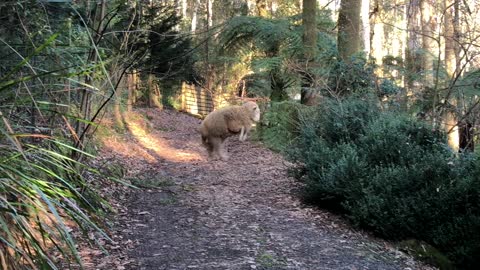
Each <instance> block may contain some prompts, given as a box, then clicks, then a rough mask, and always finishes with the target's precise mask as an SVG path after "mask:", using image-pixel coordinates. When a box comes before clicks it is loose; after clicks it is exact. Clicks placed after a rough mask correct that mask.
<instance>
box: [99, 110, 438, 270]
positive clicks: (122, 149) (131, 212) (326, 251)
mask: <svg viewBox="0 0 480 270" xmlns="http://www.w3.org/2000/svg"><path fill="white" fill-rule="evenodd" d="M145 119H149V120H145ZM125 122H126V124H127V126H128V129H129V135H127V136H125V137H122V138H109V139H106V140H105V141H104V147H103V149H102V151H101V152H102V153H101V155H102V158H104V159H106V160H115V162H120V164H122V166H124V168H125V169H126V171H127V177H128V178H129V179H130V180H131V181H132V182H134V183H135V184H137V185H140V186H143V187H144V188H142V189H139V190H131V189H125V190H126V192H127V194H123V195H121V196H120V199H119V201H117V202H116V204H117V206H118V207H121V208H122V210H121V211H120V212H119V214H118V217H117V218H116V222H115V223H114V225H113V227H114V228H113V233H114V234H116V235H115V238H114V240H115V239H116V241H117V246H114V247H113V248H110V251H111V252H112V254H111V255H110V258H109V257H106V258H101V259H99V258H100V257H101V256H100V257H98V256H97V259H95V260H93V261H94V262H90V266H93V267H92V269H136V270H137V269H152V270H153V269H205V270H207V269H208V270H210V269H232V270H234V269H316V270H317V269H318V270H319V269H427V268H428V267H425V266H422V265H421V264H419V263H417V262H415V261H414V260H412V259H411V258H410V257H408V256H406V255H404V254H403V253H401V252H399V251H397V250H396V249H395V248H393V247H392V246H391V245H390V244H389V243H387V242H384V241H381V240H378V239H375V238H373V237H371V236H368V235H366V234H364V233H362V232H358V231H354V230H352V229H351V228H349V226H348V225H347V224H346V223H345V222H344V221H342V219H340V218H338V217H336V216H335V215H332V214H330V213H327V212H324V211H321V210H318V209H312V208H309V207H305V206H303V205H302V204H301V203H300V201H299V200H298V198H296V197H295V195H294V194H295V192H294V191H295V190H297V189H298V187H299V183H298V182H296V181H295V180H294V179H292V178H291V177H288V176H287V167H288V166H289V164H288V163H287V162H286V161H285V160H284V159H283V158H282V156H281V155H279V154H277V153H273V152H271V151H269V150H268V149H265V148H264V147H263V146H261V145H260V144H259V143H258V142H251V141H247V142H239V141H238V139H237V138H231V139H229V140H227V149H228V150H229V155H230V156H231V159H230V161H228V162H223V161H215V162H207V160H206V151H205V150H204V149H203V147H201V143H200V137H199V135H198V134H197V133H196V128H197V126H198V125H199V123H200V120H198V119H196V118H193V117H191V116H188V115H186V114H181V113H177V112H174V111H170V110H164V111H156V110H150V109H141V110H136V112H135V113H134V114H131V116H129V119H126V121H125ZM117 195H118V194H117ZM117 251H118V252H120V253H122V254H123V255H121V256H120V258H121V259H120V260H118V261H117V262H116V263H115V265H112V261H113V260H111V259H112V257H111V256H115V252H117ZM97 255H98V253H97ZM127 258H128V259H127ZM122 260H123V261H124V262H121V261H122ZM125 261H126V262H125Z"/></svg>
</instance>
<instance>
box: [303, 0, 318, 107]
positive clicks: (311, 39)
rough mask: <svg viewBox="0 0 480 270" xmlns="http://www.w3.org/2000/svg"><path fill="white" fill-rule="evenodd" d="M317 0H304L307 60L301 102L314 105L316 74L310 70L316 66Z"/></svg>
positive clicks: (304, 33)
mask: <svg viewBox="0 0 480 270" xmlns="http://www.w3.org/2000/svg"><path fill="white" fill-rule="evenodd" d="M316 13H317V1H316V0H304V1H303V11H302V19H303V22H302V23H303V46H304V50H305V51H304V59H305V61H306V70H305V72H304V74H303V78H302V88H301V93H300V96H301V100H300V101H301V103H302V104H308V105H313V104H315V99H316V96H317V95H316V92H315V89H314V88H315V75H314V74H313V73H312V72H310V70H311V69H312V67H314V66H315V56H316V52H317V36H318V35H317V23H316Z"/></svg>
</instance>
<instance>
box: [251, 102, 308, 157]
mask: <svg viewBox="0 0 480 270" xmlns="http://www.w3.org/2000/svg"><path fill="white" fill-rule="evenodd" d="M308 109H309V107H306V106H304V105H301V104H300V103H298V102H295V101H284V102H273V103H271V107H270V108H269V109H268V110H267V111H266V112H265V113H264V114H263V116H262V120H261V123H260V137H261V139H262V141H263V142H264V143H265V145H266V146H267V147H269V148H270V149H273V150H275V151H280V152H283V151H285V150H286V149H287V148H288V147H289V146H290V145H291V144H292V142H293V140H294V139H295V137H296V136H297V135H298V123H299V116H300V115H301V113H300V111H305V110H308Z"/></svg>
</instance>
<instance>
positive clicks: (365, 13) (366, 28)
mask: <svg viewBox="0 0 480 270" xmlns="http://www.w3.org/2000/svg"><path fill="white" fill-rule="evenodd" d="M361 2H362V3H361V8H360V20H361V21H362V29H361V31H360V36H361V37H362V42H361V48H362V49H363V50H364V51H365V53H366V55H369V54H370V50H371V48H370V18H369V16H370V0H361Z"/></svg>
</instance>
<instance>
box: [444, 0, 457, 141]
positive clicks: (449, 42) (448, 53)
mask: <svg viewBox="0 0 480 270" xmlns="http://www.w3.org/2000/svg"><path fill="white" fill-rule="evenodd" d="M454 1H455V0H453V1H452V0H445V2H444V3H445V17H444V31H445V32H444V35H445V49H444V50H445V71H446V72H447V75H448V78H449V79H448V80H447V84H448V85H449V86H450V87H449V91H453V88H452V85H451V82H453V80H454V77H455V75H456V74H455V73H456V72H455V69H456V58H455V40H454V37H453V35H454V21H453V20H454V11H453V9H454V6H453V2H454ZM448 96H450V98H449V103H450V104H452V105H453V106H451V107H450V108H447V110H446V113H445V119H444V123H445V124H444V125H445V130H446V132H447V134H448V145H449V146H450V147H451V148H452V149H453V150H454V151H458V150H459V144H460V137H459V133H458V125H457V119H456V118H457V117H456V116H457V114H456V113H455V108H456V107H457V100H456V98H455V97H453V95H450V94H448Z"/></svg>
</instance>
